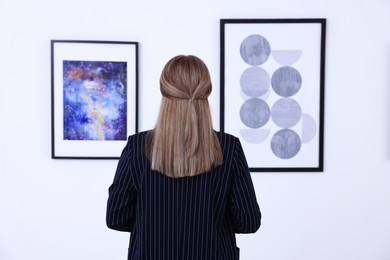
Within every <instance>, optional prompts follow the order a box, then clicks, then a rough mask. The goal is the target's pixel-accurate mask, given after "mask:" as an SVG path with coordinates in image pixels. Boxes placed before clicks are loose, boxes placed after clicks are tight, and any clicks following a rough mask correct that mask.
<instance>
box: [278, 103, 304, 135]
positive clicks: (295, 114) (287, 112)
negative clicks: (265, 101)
mask: <svg viewBox="0 0 390 260" xmlns="http://www.w3.org/2000/svg"><path fill="white" fill-rule="evenodd" d="M301 116H302V110H301V106H300V105H299V103H298V102H297V101H295V100H294V99H292V98H281V99H279V100H278V101H276V102H275V104H274V105H273V106H272V109H271V117H272V121H273V122H274V123H275V124H276V125H277V126H279V127H281V128H290V127H293V126H294V125H296V124H297V123H298V122H299V120H300V119H301Z"/></svg>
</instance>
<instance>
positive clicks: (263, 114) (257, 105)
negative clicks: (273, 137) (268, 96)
mask: <svg viewBox="0 0 390 260" xmlns="http://www.w3.org/2000/svg"><path fill="white" fill-rule="evenodd" d="M270 116H271V111H270V108H269V106H268V104H267V103H266V102H265V101H264V100H262V99H259V98H251V99H248V100H247V101H245V103H244V104H242V106H241V109H240V118H241V121H242V122H243V123H244V124H245V125H246V126H247V127H249V128H260V127H262V126H264V125H265V124H266V123H267V122H268V120H269V118H270Z"/></svg>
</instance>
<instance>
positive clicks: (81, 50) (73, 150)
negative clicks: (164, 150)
mask: <svg viewBox="0 0 390 260" xmlns="http://www.w3.org/2000/svg"><path fill="white" fill-rule="evenodd" d="M50 44H51V122H52V124H51V127H52V129H51V130H52V132H51V138H52V142H51V146H52V147H51V148H52V149H51V150H52V152H51V156H52V159H118V158H119V156H120V153H121V151H122V150H123V148H124V146H125V145H126V143H127V137H128V136H129V135H131V134H134V133H137V132H138V42H132V41H89V40H51V41H50Z"/></svg>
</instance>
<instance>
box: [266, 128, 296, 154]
mask: <svg viewBox="0 0 390 260" xmlns="http://www.w3.org/2000/svg"><path fill="white" fill-rule="evenodd" d="M300 149H301V139H300V138H299V135H298V134H297V133H296V132H294V131H293V130H291V129H282V130H279V131H278V132H276V133H275V135H274V136H273V137H272V139H271V150H272V152H273V153H274V154H275V155H276V156H277V157H279V158H281V159H291V158H293V157H294V156H295V155H297V154H298V152H299V150H300Z"/></svg>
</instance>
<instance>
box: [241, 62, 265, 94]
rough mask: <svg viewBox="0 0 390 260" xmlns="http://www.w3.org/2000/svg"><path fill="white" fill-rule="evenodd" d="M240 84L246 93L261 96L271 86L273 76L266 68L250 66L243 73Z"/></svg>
mask: <svg viewBox="0 0 390 260" xmlns="http://www.w3.org/2000/svg"><path fill="white" fill-rule="evenodd" d="M240 85H241V89H242V91H243V92H244V93H245V94H246V95H248V96H250V97H260V96H262V95H264V94H265V93H266V92H267V90H268V89H269V88H270V85H271V78H270V76H269V74H268V72H267V71H266V70H265V69H263V68H260V67H250V68H248V69H246V70H245V71H244V72H243V73H242V75H241V78H240Z"/></svg>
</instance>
